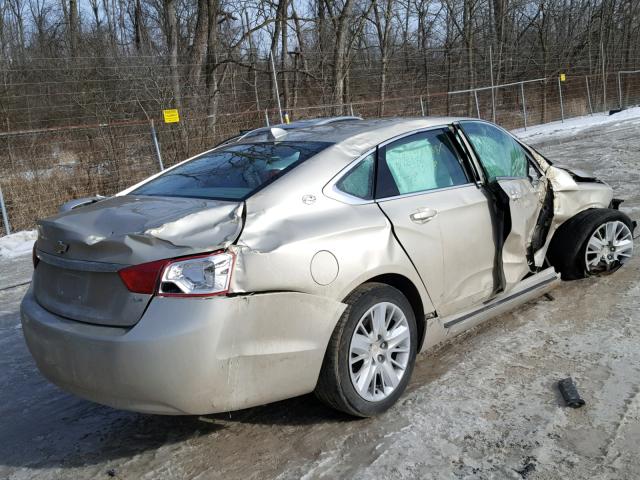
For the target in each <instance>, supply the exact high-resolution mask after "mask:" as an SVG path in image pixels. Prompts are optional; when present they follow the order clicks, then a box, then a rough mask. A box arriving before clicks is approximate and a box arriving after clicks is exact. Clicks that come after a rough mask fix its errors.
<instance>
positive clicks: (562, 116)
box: [558, 75, 564, 123]
mask: <svg viewBox="0 0 640 480" xmlns="http://www.w3.org/2000/svg"><path fill="white" fill-rule="evenodd" d="M558 93H559V94H560V119H561V120H562V123H564V105H563V103H562V82H561V81H560V75H558Z"/></svg>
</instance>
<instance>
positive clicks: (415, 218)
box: [409, 208, 438, 223]
mask: <svg viewBox="0 0 640 480" xmlns="http://www.w3.org/2000/svg"><path fill="white" fill-rule="evenodd" d="M436 215H438V211H437V210H434V209H432V208H419V209H418V210H416V211H415V212H413V213H412V214H411V215H409V218H410V219H411V221H412V222H414V223H427V222H428V221H429V220H432V219H434V218H435V217H436Z"/></svg>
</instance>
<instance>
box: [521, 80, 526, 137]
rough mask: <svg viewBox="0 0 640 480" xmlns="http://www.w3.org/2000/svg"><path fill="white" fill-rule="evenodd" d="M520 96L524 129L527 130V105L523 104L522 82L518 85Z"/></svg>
mask: <svg viewBox="0 0 640 480" xmlns="http://www.w3.org/2000/svg"><path fill="white" fill-rule="evenodd" d="M520 95H522V113H523V114H524V129H525V130H526V129H527V105H526V104H525V102H524V82H521V83H520Z"/></svg>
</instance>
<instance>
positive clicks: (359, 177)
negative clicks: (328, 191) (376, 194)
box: [336, 153, 376, 200]
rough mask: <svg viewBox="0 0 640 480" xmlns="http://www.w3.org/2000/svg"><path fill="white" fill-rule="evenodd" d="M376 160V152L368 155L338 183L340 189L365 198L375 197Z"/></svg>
mask: <svg viewBox="0 0 640 480" xmlns="http://www.w3.org/2000/svg"><path fill="white" fill-rule="evenodd" d="M375 160H376V154H375V153H371V154H370V155H367V156H366V157H365V158H364V159H363V160H362V161H361V162H360V163H358V165H356V167H355V168H353V169H352V170H351V171H350V172H349V173H347V174H346V175H345V176H344V177H342V178H341V179H340V180H339V181H338V183H336V187H337V188H338V190H340V191H341V192H344V193H347V194H349V195H352V196H354V197H358V198H362V199H363V200H371V199H372V198H373V164H374V162H375Z"/></svg>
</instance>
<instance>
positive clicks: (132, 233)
mask: <svg viewBox="0 0 640 480" xmlns="http://www.w3.org/2000/svg"><path fill="white" fill-rule="evenodd" d="M242 209H243V203H242V202H226V201H218V200H206V199H193V198H177V197H147V196H132V195H125V196H120V197H113V198H110V199H107V200H103V201H100V202H97V203H94V204H91V205H88V206H85V207H81V208H78V209H75V210H71V211H68V212H65V213H62V214H59V215H56V216H54V217H51V218H49V219H45V220H41V221H40V222H38V241H37V253H38V258H39V259H40V263H39V264H38V266H37V268H36V270H35V272H34V279H33V288H34V293H35V296H36V299H37V301H38V303H40V305H42V306H43V307H44V308H46V309H47V310H49V311H51V312H53V313H56V314H58V315H61V316H63V317H66V318H70V319H73V320H78V321H82V322H87V323H93V324H99V325H111V326H120V327H122V326H124V327H126V326H132V325H134V324H135V323H137V321H138V320H139V319H140V317H141V316H142V314H143V313H144V310H145V308H146V306H147V304H148V303H149V300H150V299H151V295H147V294H138V293H132V292H129V291H128V290H127V288H126V287H125V285H124V283H123V282H122V280H121V279H120V277H119V275H118V270H120V269H122V268H124V267H126V266H129V265H137V264H140V263H146V262H151V261H154V260H159V259H165V258H174V257H180V256H184V255H191V254H198V253H204V252H208V251H213V250H217V249H221V248H226V247H227V246H228V245H229V244H231V243H233V242H234V241H235V240H236V239H237V238H238V236H239V234H240V231H241V229H242V224H243V220H242Z"/></svg>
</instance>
